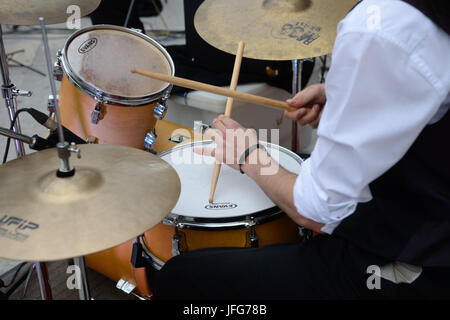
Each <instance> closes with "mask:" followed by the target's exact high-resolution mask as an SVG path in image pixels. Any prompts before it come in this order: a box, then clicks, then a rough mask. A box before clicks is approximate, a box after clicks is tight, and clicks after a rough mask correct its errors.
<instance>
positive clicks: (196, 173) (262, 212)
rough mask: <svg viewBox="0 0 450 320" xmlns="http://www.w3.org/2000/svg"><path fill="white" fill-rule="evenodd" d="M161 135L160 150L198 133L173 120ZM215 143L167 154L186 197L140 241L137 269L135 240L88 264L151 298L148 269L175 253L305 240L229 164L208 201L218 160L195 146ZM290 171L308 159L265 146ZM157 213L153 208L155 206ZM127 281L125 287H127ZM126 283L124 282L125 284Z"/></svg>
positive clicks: (188, 146)
mask: <svg viewBox="0 0 450 320" xmlns="http://www.w3.org/2000/svg"><path fill="white" fill-rule="evenodd" d="M156 128H157V131H158V132H159V133H160V134H159V138H158V140H157V144H156V145H155V148H156V150H163V149H164V148H166V147H172V146H173V145H176V144H177V143H175V142H171V141H173V140H175V139H174V136H173V134H172V133H173V132H177V134H176V135H175V136H178V135H180V134H181V135H186V136H191V137H192V134H193V133H192V131H191V130H188V129H187V128H182V127H180V126H178V125H176V124H173V123H170V122H167V121H158V124H157V127H156ZM210 143H211V141H202V142H194V143H192V142H185V144H180V145H178V146H176V147H173V148H172V149H169V150H166V151H163V152H161V153H160V154H159V155H160V156H161V158H162V159H163V160H165V161H166V162H168V163H169V164H170V165H172V166H173V167H174V168H175V170H176V171H177V173H178V175H179V177H180V181H181V194H180V198H179V200H178V202H177V204H176V206H175V207H174V209H173V210H172V212H171V213H170V214H169V215H168V216H167V217H166V218H165V219H164V220H163V221H162V223H159V224H157V225H156V226H155V227H153V228H152V229H150V230H148V231H147V232H145V233H144V234H143V235H142V236H140V237H138V238H137V242H138V244H140V245H141V247H142V249H143V251H144V252H143V257H144V258H145V259H143V260H142V261H140V262H141V263H139V264H140V265H145V266H146V267H145V268H133V266H132V265H131V263H130V261H131V259H132V247H133V244H132V241H128V242H126V243H124V244H122V245H120V246H117V247H114V248H111V249H108V250H104V251H102V252H99V253H95V254H91V255H88V256H86V264H87V265H88V266H89V267H90V268H92V269H94V270H96V271H98V272H100V273H102V274H103V275H105V276H107V277H108V278H110V279H112V280H114V281H119V280H123V282H125V283H127V285H131V286H132V287H135V289H134V290H135V292H136V293H137V294H140V295H142V296H150V295H151V288H150V287H149V283H148V278H147V275H148V273H147V271H149V270H150V269H153V270H159V269H161V267H162V266H163V265H164V263H165V262H167V261H168V260H169V259H170V258H172V257H173V256H174V255H177V254H180V253H181V254H182V253H183V252H187V251H192V250H195V249H200V248H211V247H257V246H264V245H267V244H276V243H289V242H295V241H298V240H300V237H299V231H298V226H297V225H296V224H295V223H294V222H293V221H292V220H291V219H290V218H289V217H287V216H286V215H285V214H284V213H283V212H282V211H281V210H280V209H279V208H278V207H276V206H275V204H274V203H273V202H272V201H271V200H270V199H269V198H268V197H267V196H266V195H265V193H264V192H263V191H262V190H261V189H260V188H259V186H258V185H257V184H256V183H255V182H253V180H251V179H250V178H249V177H248V176H246V175H242V174H240V173H239V172H238V171H236V170H233V169H231V168H230V167H228V166H225V165H223V166H222V169H221V173H220V179H219V181H218V184H217V188H216V193H215V197H214V201H215V202H214V203H213V204H210V203H209V202H208V198H209V191H210V187H211V180H212V172H213V167H214V161H215V160H214V159H213V158H209V157H202V156H200V155H197V154H194V153H193V148H194V147H201V146H205V145H207V144H210ZM264 145H265V146H266V148H267V150H268V151H269V152H270V153H271V155H272V157H274V158H275V160H277V161H278V162H279V163H280V164H281V165H282V166H283V167H284V168H285V169H287V170H289V171H291V172H294V173H296V174H298V173H299V172H300V168H301V164H302V159H301V158H300V157H299V156H297V155H296V154H295V153H293V152H291V151H289V150H288V149H285V148H283V147H280V146H277V145H274V144H270V143H264ZM149 210H151V206H149ZM123 282H122V284H123ZM119 283H120V282H119Z"/></svg>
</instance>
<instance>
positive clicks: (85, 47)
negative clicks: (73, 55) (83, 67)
mask: <svg viewBox="0 0 450 320" xmlns="http://www.w3.org/2000/svg"><path fill="white" fill-rule="evenodd" d="M96 45H97V38H90V39H88V40H86V41H85V42H83V43H82V44H81V46H80V47H79V48H78V52H79V53H81V54H85V53H88V52H89V51H91V50H92V49H94V47H95V46H96Z"/></svg>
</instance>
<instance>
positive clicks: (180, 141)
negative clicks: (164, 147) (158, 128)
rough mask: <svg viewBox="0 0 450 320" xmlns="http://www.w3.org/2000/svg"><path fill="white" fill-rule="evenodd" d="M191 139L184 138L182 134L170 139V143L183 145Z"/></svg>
mask: <svg viewBox="0 0 450 320" xmlns="http://www.w3.org/2000/svg"><path fill="white" fill-rule="evenodd" d="M189 139H190V138H189V137H186V136H183V135H182V134H176V135H174V136H171V137H170V138H169V141H171V142H174V143H182V142H183V141H186V140H189Z"/></svg>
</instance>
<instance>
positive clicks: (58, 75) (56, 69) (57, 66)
mask: <svg viewBox="0 0 450 320" xmlns="http://www.w3.org/2000/svg"><path fill="white" fill-rule="evenodd" d="M61 56H62V52H61V50H58V52H57V53H56V61H55V63H54V64H53V78H54V79H55V80H57V81H62V78H63V75H64V72H63V69H62V66H61Z"/></svg>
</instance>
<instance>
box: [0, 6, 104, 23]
mask: <svg viewBox="0 0 450 320" xmlns="http://www.w3.org/2000/svg"><path fill="white" fill-rule="evenodd" d="M100 1H101V0H45V1H42V0H14V1H11V0H0V24H11V25H15V26H30V25H39V17H43V18H44V19H45V23H46V24H54V23H62V22H65V21H67V19H68V18H69V17H70V16H71V13H67V10H68V8H69V7H70V6H73V5H75V6H78V7H79V8H80V18H81V17H84V16H87V15H88V14H90V13H91V12H92V11H94V10H95V9H96V8H97V7H98V6H99V5H100Z"/></svg>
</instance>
